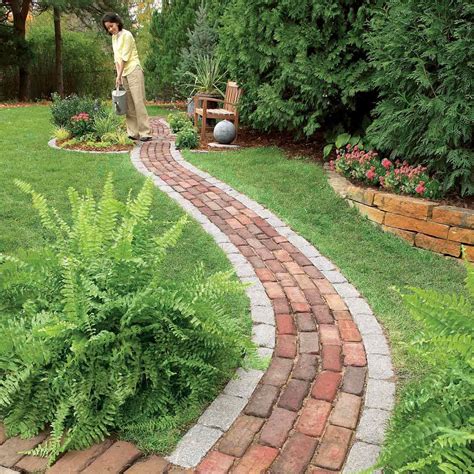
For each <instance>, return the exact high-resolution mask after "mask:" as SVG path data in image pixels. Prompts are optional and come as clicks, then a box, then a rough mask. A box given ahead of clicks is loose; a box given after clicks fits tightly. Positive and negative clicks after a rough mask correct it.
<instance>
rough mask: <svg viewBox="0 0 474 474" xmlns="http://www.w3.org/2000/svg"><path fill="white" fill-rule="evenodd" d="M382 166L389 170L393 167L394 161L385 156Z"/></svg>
mask: <svg viewBox="0 0 474 474" xmlns="http://www.w3.org/2000/svg"><path fill="white" fill-rule="evenodd" d="M382 166H383V167H384V168H385V169H386V170H388V169H389V168H391V166H392V162H391V161H390V160H388V159H387V158H384V159H383V160H382Z"/></svg>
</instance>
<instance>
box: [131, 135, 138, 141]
mask: <svg viewBox="0 0 474 474" xmlns="http://www.w3.org/2000/svg"><path fill="white" fill-rule="evenodd" d="M128 138H130V140H138V139H139V137H131V136H130V135H129V136H128Z"/></svg>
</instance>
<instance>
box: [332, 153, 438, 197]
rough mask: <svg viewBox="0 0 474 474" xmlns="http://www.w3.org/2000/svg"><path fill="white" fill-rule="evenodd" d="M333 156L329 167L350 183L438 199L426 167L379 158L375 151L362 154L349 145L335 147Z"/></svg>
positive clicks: (435, 183) (434, 183)
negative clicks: (334, 155) (333, 158)
mask: <svg viewBox="0 0 474 474" xmlns="http://www.w3.org/2000/svg"><path fill="white" fill-rule="evenodd" d="M336 154H337V158H336V160H335V161H331V162H330V166H331V168H332V169H333V170H336V171H337V172H338V173H340V174H342V175H343V176H345V177H346V178H349V179H350V180H354V181H357V182H361V183H364V184H368V185H369V186H375V187H380V188H382V189H384V190H387V191H390V192H394V193H396V194H407V195H411V196H417V197H424V198H428V199H438V198H439V197H441V183H440V182H439V181H438V180H437V179H435V178H433V177H430V176H429V175H428V173H427V169H426V167H425V166H421V165H418V166H411V165H409V164H408V163H407V162H406V161H403V162H402V161H400V160H396V161H390V160H389V159H387V158H383V159H381V158H380V157H379V155H378V153H377V152H375V151H373V150H370V151H365V150H364V149H363V148H360V147H359V146H357V145H355V146H352V145H351V144H348V145H346V147H345V148H338V149H337V150H336Z"/></svg>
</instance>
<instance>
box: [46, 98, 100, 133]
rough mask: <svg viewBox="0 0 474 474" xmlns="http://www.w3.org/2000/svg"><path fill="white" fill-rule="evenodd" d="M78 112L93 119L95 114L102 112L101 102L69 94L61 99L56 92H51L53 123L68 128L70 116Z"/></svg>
mask: <svg viewBox="0 0 474 474" xmlns="http://www.w3.org/2000/svg"><path fill="white" fill-rule="evenodd" d="M80 113H86V114H88V115H89V117H90V118H92V120H94V119H95V116H96V115H99V114H103V108H102V104H101V102H100V101H98V100H94V99H90V98H87V97H78V96H77V95H70V96H68V97H66V98H65V99H62V98H61V97H60V96H59V95H58V94H53V103H52V105H51V116H52V121H53V123H54V125H56V126H57V127H64V128H66V129H68V130H70V126H71V118H72V117H73V116H74V115H78V114H80ZM71 131H72V130H71Z"/></svg>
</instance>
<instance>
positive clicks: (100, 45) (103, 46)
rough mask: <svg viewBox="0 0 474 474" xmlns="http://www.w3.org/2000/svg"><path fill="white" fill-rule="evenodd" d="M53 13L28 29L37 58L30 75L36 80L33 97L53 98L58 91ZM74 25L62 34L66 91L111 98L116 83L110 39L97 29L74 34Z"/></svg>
mask: <svg viewBox="0 0 474 474" xmlns="http://www.w3.org/2000/svg"><path fill="white" fill-rule="evenodd" d="M48 15H49V12H45V13H42V14H41V15H40V16H37V15H36V16H35V21H33V22H31V24H30V25H29V28H28V33H27V34H28V44H29V45H30V47H31V50H32V54H33V58H32V61H31V63H30V72H31V76H32V78H33V77H34V80H32V81H31V84H30V97H31V98H49V97H51V93H52V92H54V91H55V84H56V80H55V41H54V28H53V19H52V18H49V19H48V18H47V17H48ZM73 27H74V26H72V25H67V27H66V26H64V28H63V31H62V56H63V74H64V91H65V93H66V95H70V94H77V95H79V96H87V95H91V96H93V97H97V98H109V97H110V91H111V87H112V85H113V84H114V67H113V55H112V54H111V53H110V52H109V48H110V37H108V35H104V34H100V35H98V34H97V29H94V30H93V31H90V30H89V31H88V30H87V29H85V28H84V27H83V26H79V28H78V29H79V30H80V31H70V28H73Z"/></svg>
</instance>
